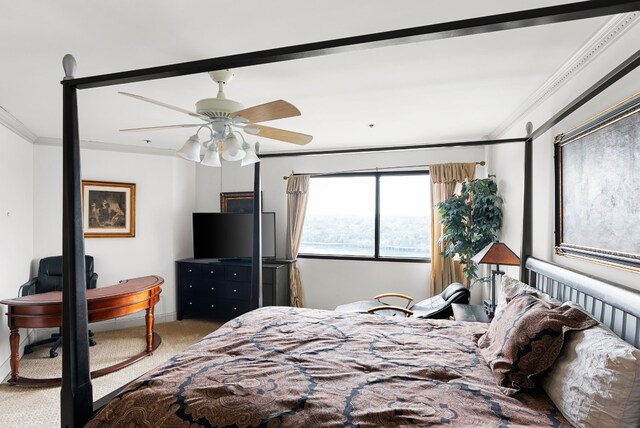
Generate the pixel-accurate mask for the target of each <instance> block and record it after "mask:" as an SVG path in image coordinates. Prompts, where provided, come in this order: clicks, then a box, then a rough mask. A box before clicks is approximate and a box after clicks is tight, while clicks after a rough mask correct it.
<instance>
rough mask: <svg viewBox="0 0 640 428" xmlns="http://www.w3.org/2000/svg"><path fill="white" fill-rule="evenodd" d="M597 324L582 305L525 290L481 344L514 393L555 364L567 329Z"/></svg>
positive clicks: (508, 391) (495, 321)
mask: <svg viewBox="0 0 640 428" xmlns="http://www.w3.org/2000/svg"><path fill="white" fill-rule="evenodd" d="M596 324H598V322H597V321H596V320H594V319H593V318H591V317H590V316H589V315H587V314H585V313H584V312H582V311H581V310H579V309H576V308H573V307H570V306H557V305H554V304H551V303H549V302H545V301H543V300H541V299H539V298H538V297H536V296H535V295H531V294H527V293H522V294H518V295H516V296H514V297H513V299H511V301H510V302H509V303H508V304H507V305H506V306H505V308H504V311H503V312H502V313H501V314H499V315H498V316H497V317H496V318H494V319H493V321H492V322H491V324H490V325H489V329H488V330H487V332H486V333H485V334H483V335H482V336H481V337H480V339H479V340H478V347H479V348H480V353H481V354H482V356H483V357H484V359H485V360H486V361H487V363H488V364H489V368H491V371H492V372H493V375H494V376H495V378H496V380H497V383H498V387H500V390H501V391H502V392H503V393H504V394H505V395H514V394H515V393H516V392H518V391H519V390H520V388H534V387H535V384H534V381H533V378H534V377H535V376H536V375H539V374H541V373H542V372H544V371H545V370H547V369H548V368H549V367H551V365H552V364H553V362H554V361H555V360H556V358H557V357H558V355H559V354H560V351H561V350H562V344H563V343H564V334H565V332H567V331H571V330H584V329H586V328H589V327H592V326H594V325H596Z"/></svg>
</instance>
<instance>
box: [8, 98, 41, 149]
mask: <svg viewBox="0 0 640 428" xmlns="http://www.w3.org/2000/svg"><path fill="white" fill-rule="evenodd" d="M0 124H1V125H4V126H6V127H7V128H9V130H11V131H12V132H14V133H16V134H18V135H19V136H21V137H22V138H24V139H25V140H27V141H30V142H31V143H35V141H36V139H37V136H36V134H34V133H33V132H31V130H30V129H29V128H27V126H26V125H25V124H24V123H22V122H20V121H19V120H18V118H16V117H15V116H14V115H12V114H11V113H9V112H8V111H7V110H6V109H5V108H4V107H2V106H0Z"/></svg>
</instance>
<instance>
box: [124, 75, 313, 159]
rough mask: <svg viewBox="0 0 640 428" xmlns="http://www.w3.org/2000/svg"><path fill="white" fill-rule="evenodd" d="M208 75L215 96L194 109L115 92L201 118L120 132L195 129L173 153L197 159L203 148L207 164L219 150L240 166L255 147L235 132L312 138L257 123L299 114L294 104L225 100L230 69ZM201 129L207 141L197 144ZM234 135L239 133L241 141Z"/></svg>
mask: <svg viewBox="0 0 640 428" xmlns="http://www.w3.org/2000/svg"><path fill="white" fill-rule="evenodd" d="M209 76H210V77H211V79H213V81H214V82H216V83H217V84H218V94H217V96H216V97H215V98H204V99H202V100H200V101H198V102H197V103H196V111H195V112H193V111H189V110H185V109H183V108H180V107H176V106H173V105H170V104H166V103H163V102H161V101H156V100H153V99H151V98H147V97H143V96H141V95H135V94H131V93H128V92H119V93H120V94H122V95H126V96H128V97H131V98H135V99H137V100H141V101H145V102H148V103H151V104H155V105H159V106H161V107H165V108H168V109H171V110H175V111H178V112H180V113H185V114H188V115H189V116H192V117H195V118H198V119H201V120H202V121H204V122H203V123H189V124H180V125H165V126H152V127H145V128H126V129H121V130H120V131H124V132H137V131H153V130H163V129H176V128H198V129H197V131H196V133H195V134H194V135H192V136H191V137H190V138H189V139H188V140H187V142H186V143H185V145H184V146H183V147H182V148H181V149H180V150H178V152H177V154H178V155H179V156H182V157H183V158H185V159H188V160H192V161H194V162H200V150H201V147H204V148H205V149H206V152H205V156H204V158H203V159H202V164H204V165H208V166H220V165H221V164H220V157H219V154H220V153H222V157H223V159H225V160H231V161H234V160H242V165H248V164H251V163H255V162H258V161H259V159H258V157H257V155H256V153H255V150H254V149H253V148H252V147H251V146H250V145H249V143H247V142H246V141H245V139H244V136H243V135H242V133H241V132H239V130H242V131H243V132H245V133H247V134H250V135H255V136H258V137H264V138H269V139H272V140H278V141H284V142H287V143H292V144H298V145H304V144H308V143H310V142H311V140H312V139H313V137H312V136H311V135H307V134H301V133H299V132H293V131H287V130H284V129H278V128H272V127H269V126H265V125H262V124H260V123H259V122H266V121H269V120H276V119H284V118H287V117H294V116H300V110H298V109H297V108H296V107H295V106H294V105H292V104H290V103H288V102H286V101H283V100H276V101H271V102H269V103H265V104H260V105H257V106H253V107H248V108H244V106H243V105H242V104H240V103H239V102H237V101H234V100H231V99H228V98H227V97H226V96H225V94H224V86H225V85H226V84H227V83H229V82H230V81H231V79H232V78H233V72H231V71H230V70H219V71H211V72H209ZM202 129H207V130H208V131H209V137H208V139H207V140H205V141H204V142H202V143H200V137H199V136H198V134H199V133H200V131H201V130H202ZM236 135H239V136H240V139H241V140H242V144H241V143H240V140H238V137H237V136H236ZM256 144H257V143H256Z"/></svg>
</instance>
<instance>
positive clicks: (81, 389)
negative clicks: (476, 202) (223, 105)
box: [60, 0, 640, 427]
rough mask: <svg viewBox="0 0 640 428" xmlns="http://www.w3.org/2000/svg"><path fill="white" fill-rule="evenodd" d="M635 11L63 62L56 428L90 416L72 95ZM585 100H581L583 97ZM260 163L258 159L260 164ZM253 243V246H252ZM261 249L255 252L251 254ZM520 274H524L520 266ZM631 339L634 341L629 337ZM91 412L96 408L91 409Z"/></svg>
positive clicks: (526, 230) (585, 11) (620, 1)
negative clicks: (148, 60) (160, 60)
mask: <svg viewBox="0 0 640 428" xmlns="http://www.w3.org/2000/svg"><path fill="white" fill-rule="evenodd" d="M636 10H640V1H638V0H591V1H583V2H578V3H569V4H564V5H559V6H551V7H543V8H538V9H531V10H523V11H515V12H508V13H503V14H498V15H491V16H484V17H479V18H472V19H464V20H459V21H451V22H445V23H438V24H431V25H426V26H422V27H413V28H405V29H400V30H394V31H387V32H381V33H374V34H368V35H363V36H356V37H347V38H343V39H335V40H327V41H322V42H316V43H308V44H303V45H296V46H289V47H284V48H276V49H270V50H264V51H257V52H250V53H244V54H238V55H230V56H225V57H219V58H211V59H206V60H200V61H191V62H186V63H180V64H172V65H165V66H159V67H152V68H145V69H138V70H131V71H126V72H120V73H112V74H105V75H99V76H90V77H84V78H75V77H74V75H73V69H74V68H75V64H71V62H75V60H73V57H70V56H69V57H70V59H71V60H70V61H69V58H66V59H67V62H66V67H65V71H66V76H65V78H64V80H63V81H62V82H61V83H62V85H63V97H62V98H63V132H62V135H63V207H62V208H63V219H62V223H63V237H62V238H63V252H62V253H63V278H64V280H63V300H64V302H65V304H64V306H63V325H64V332H63V334H64V336H65V340H64V342H63V370H62V390H61V393H60V400H61V425H62V426H63V427H79V426H84V425H85V423H86V422H87V421H88V420H89V418H90V416H91V414H92V412H93V410H94V403H93V393H92V386H91V380H90V378H89V365H88V354H89V347H88V342H87V340H86V331H87V310H86V295H85V290H86V285H85V284H84V276H83V275H82V273H83V272H84V236H83V230H82V215H81V213H82V205H81V174H80V139H79V133H78V128H79V126H78V106H77V96H76V91H77V90H79V89H88V88H96V87H103V86H111V85H117V84H123V83H132V82H141V81H147V80H154V79H162V78H167V77H176V76H185V75H189V74H195V73H203V72H208V71H211V70H220V69H226V68H241V67H247V66H252V65H259V64H267V63H274V62H282V61H289V60H294V59H300V58H310V57H315V56H323V55H330V54H335V53H341V52H348V51H355V50H363V49H370V48H374V47H384V46H393V45H399V44H406V43H413V42H419V41H426V40H437V39H446V38H451V37H460V36H467V35H468V36H471V35H474V34H483V33H490V32H495V31H503V30H510V29H517V28H525V27H532V26H538V25H546V24H553V23H559V22H567V21H574V20H581V19H588V18H594V17H599V16H607V15H613V14H618V13H625V12H632V11H636ZM637 60H638V54H636V58H635V60H634V61H633V65H632V66H630V67H627V69H626V70H625V73H616V74H615V75H613V76H607V77H606V79H605V81H603V82H599V83H601V84H600V88H606V87H608V86H610V85H611V84H613V83H614V82H615V81H617V80H618V79H620V78H621V77H622V76H623V75H624V74H626V72H628V71H630V70H631V69H633V68H635V66H637ZM587 95H588V94H587ZM581 97H582V98H581V99H576V100H574V104H573V105H571V106H568V107H567V108H568V109H569V108H571V109H575V108H577V106H579V105H582V104H583V103H584V102H586V100H587V99H588V98H589V97H588V96H587V97H584V94H583V95H582V96H581ZM561 119H562V118H559V117H554V118H552V119H551V120H550V121H549V122H547V123H545V125H543V127H541V129H538V130H537V132H534V133H533V134H530V133H529V132H528V135H527V138H526V141H525V159H524V171H525V173H524V181H525V184H524V215H523V236H522V241H523V242H522V253H521V259H522V260H526V259H527V256H529V255H531V215H532V214H531V207H532V201H531V186H532V183H531V180H532V177H531V168H532V162H533V159H532V153H531V152H532V142H533V139H534V138H535V137H536V136H537V135H540V134H541V133H543V131H546V130H547V129H548V128H550V126H551V125H550V124H551V123H552V122H555V121H556V120H558V121H559V120H561ZM263 157H264V156H263ZM259 173H260V169H259V166H256V168H255V174H256V175H255V176H254V188H255V190H256V191H255V195H256V197H255V199H254V206H255V207H260V200H259V197H260V191H259V189H260V177H259ZM260 218H261V216H260V215H259V210H258V209H255V208H254V231H257V232H258V233H257V236H258V238H257V239H259V237H260V233H259V227H260ZM258 242H259V241H258ZM256 247H257V248H261V246H260V245H259V244H258V245H255V240H254V248H256ZM522 267H523V268H524V266H522ZM521 271H524V269H521ZM260 273H261V260H260V252H259V251H254V254H253V263H252V288H254V287H255V284H258V283H259V281H260ZM259 300H260V296H259V295H255V296H252V304H256V303H258V304H259ZM636 334H637V333H636ZM96 404H97V403H96Z"/></svg>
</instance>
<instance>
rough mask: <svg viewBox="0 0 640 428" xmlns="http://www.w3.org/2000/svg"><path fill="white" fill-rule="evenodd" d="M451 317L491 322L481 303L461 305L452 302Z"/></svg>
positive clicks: (457, 319) (459, 319)
mask: <svg viewBox="0 0 640 428" xmlns="http://www.w3.org/2000/svg"><path fill="white" fill-rule="evenodd" d="M451 309H452V310H453V318H454V319H455V320H456V321H472V322H486V323H488V322H491V319H490V318H489V316H488V315H487V314H486V313H485V311H484V307H483V306H482V305H462V304H459V303H452V304H451Z"/></svg>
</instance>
